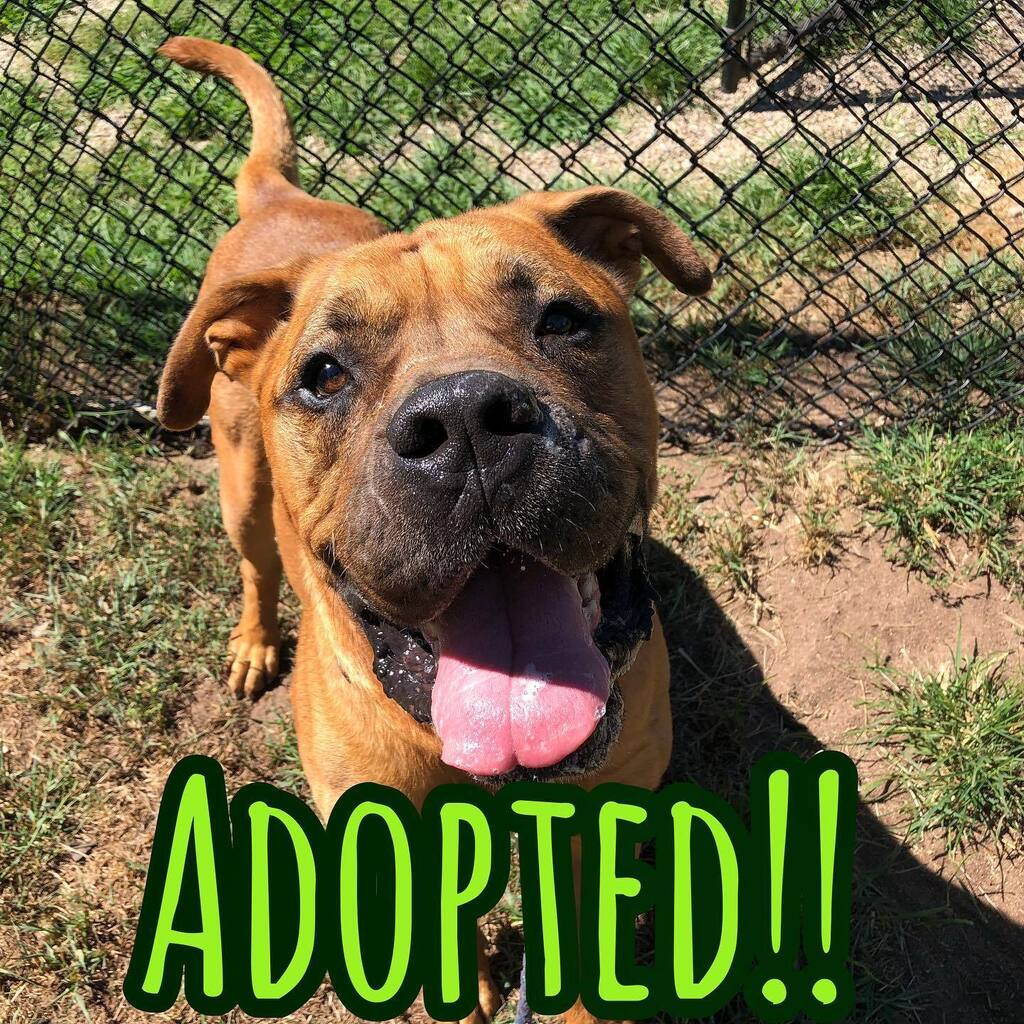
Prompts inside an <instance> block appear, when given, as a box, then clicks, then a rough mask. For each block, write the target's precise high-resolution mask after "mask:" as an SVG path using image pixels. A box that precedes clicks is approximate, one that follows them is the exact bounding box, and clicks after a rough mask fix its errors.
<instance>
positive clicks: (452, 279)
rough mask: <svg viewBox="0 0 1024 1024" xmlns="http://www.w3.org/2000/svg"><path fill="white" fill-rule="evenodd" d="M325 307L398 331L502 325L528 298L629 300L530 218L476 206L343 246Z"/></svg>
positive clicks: (606, 305)
mask: <svg viewBox="0 0 1024 1024" xmlns="http://www.w3.org/2000/svg"><path fill="white" fill-rule="evenodd" d="M323 292H324V305H325V309H324V310H323V313H324V314H325V315H328V316H332V317H333V318H334V319H336V320H341V321H344V320H345V319H347V318H351V319H353V320H355V319H358V320H360V321H364V322H367V323H370V324H378V325H381V326H384V327H388V328H391V329H392V330H393V329H394V328H396V327H397V326H398V323H397V322H396V321H399V320H402V319H405V318H411V317H415V318H417V319H424V320H431V319H433V320H437V321H439V320H442V319H444V318H446V317H447V318H451V317H454V318H456V319H457V318H458V317H459V316H460V314H461V315H465V316H472V317H473V318H474V322H475V323H476V324H477V325H479V326H493V327H495V328H500V327H501V326H502V325H504V324H505V323H507V321H508V318H509V314H510V313H515V311H516V309H517V305H521V304H522V303H524V302H525V301H531V302H544V301H550V300H552V299H555V298H565V299H572V298H577V299H583V300H586V301H587V303H588V305H592V306H595V307H597V308H598V309H601V310H603V311H606V312H608V313H609V314H611V313H616V312H622V311H623V303H622V300H621V297H620V296H619V295H618V293H617V292H616V290H615V288H614V287H613V285H612V283H611V282H610V281H609V279H608V277H607V275H605V274H603V273H602V272H601V271H600V270H599V269H598V268H597V267H596V266H594V265H593V264H591V263H589V262H588V261H586V260H583V259H581V258H580V257H578V256H576V255H575V254H573V253H572V252H571V251H570V250H568V249H567V248H566V247H565V246H564V245H562V244H560V243H559V241H558V240H557V239H556V238H555V237H554V236H553V235H552V234H551V233H550V232H548V231H546V230H545V229H543V228H542V227H541V226H539V225H536V224H532V223H530V222H529V221H527V220H525V219H523V218H516V217H511V216H507V215H506V216H502V215H500V214H498V213H478V214H468V215H464V216H462V217H457V218H453V219H451V220H447V221H435V222H430V223H428V224H425V225H423V226H422V227H420V228H419V229H418V230H417V231H415V232H414V233H412V234H410V235H388V236H385V237H383V238H380V239H377V240H375V241H373V242H370V243H367V244H365V245H361V246H358V247H356V248H354V249H351V250H349V251H347V252H346V253H344V254H343V255H342V256H341V257H340V258H339V259H338V260H337V262H336V263H335V264H334V266H333V269H332V272H331V274H330V276H329V278H328V280H326V281H325V282H324V289H323Z"/></svg>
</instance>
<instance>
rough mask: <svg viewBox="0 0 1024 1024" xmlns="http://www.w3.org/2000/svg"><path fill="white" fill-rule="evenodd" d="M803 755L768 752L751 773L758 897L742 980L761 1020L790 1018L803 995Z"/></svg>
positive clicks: (805, 816)
mask: <svg viewBox="0 0 1024 1024" xmlns="http://www.w3.org/2000/svg"><path fill="white" fill-rule="evenodd" d="M805 770H806V769H805V766H804V764H803V762H802V761H800V760H799V759H798V758H796V757H795V756H793V755H792V754H787V753H782V752H779V753H775V754H769V755H768V756H767V757H765V758H762V759H761V760H760V761H759V762H758V763H757V764H756V765H755V766H754V772H753V776H752V779H751V782H752V788H751V805H750V814H751V822H750V823H751V838H752V840H753V844H754V845H753V850H754V857H753V863H754V865H755V870H756V872H757V874H756V880H755V884H754V887H753V892H754V893H755V894H756V899H757V910H758V912H757V915H756V918H753V920H754V921H756V931H755V937H754V946H755V948H754V953H755V956H756V958H757V968H756V970H755V971H754V972H753V973H752V974H751V975H750V977H749V978H748V980H747V983H746V985H745V986H744V992H745V995H746V1000H747V1005H748V1006H749V1007H750V1008H751V1009H752V1010H753V1011H754V1013H755V1014H757V1016H758V1017H760V1018H761V1020H765V1021H786V1020H791V1019H792V1018H793V1016H794V1015H795V1013H796V1012H797V1010H798V1009H799V1008H800V1006H801V1004H802V1002H803V1000H802V998H801V995H800V992H799V985H798V984H797V982H798V974H797V971H796V962H797V957H798V956H799V952H800V938H799V936H800V902H801V895H802V893H803V890H804V886H805V884H806V882H805V877H806V875H807V871H806V870H805V869H804V867H803V860H804V858H803V852H802V849H801V846H800V843H801V841H805V840H804V839H803V835H804V834H803V832H802V829H803V828H805V827H806V818H807V814H806V796H805V790H804V789H803V788H802V773H803V772H804V771H805Z"/></svg>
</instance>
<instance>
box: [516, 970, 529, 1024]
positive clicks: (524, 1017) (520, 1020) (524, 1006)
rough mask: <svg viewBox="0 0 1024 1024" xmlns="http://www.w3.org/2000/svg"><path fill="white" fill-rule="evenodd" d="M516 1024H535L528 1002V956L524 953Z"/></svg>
mask: <svg viewBox="0 0 1024 1024" xmlns="http://www.w3.org/2000/svg"><path fill="white" fill-rule="evenodd" d="M515 1024H533V1011H532V1010H531V1009H530V1004H529V1003H528V1002H527V1001H526V954H525V953H523V969H522V971H520V973H519V1004H518V1005H517V1006H516V1019H515Z"/></svg>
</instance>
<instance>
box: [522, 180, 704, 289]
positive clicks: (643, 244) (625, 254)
mask: <svg viewBox="0 0 1024 1024" xmlns="http://www.w3.org/2000/svg"><path fill="white" fill-rule="evenodd" d="M510 208H511V209H514V210H516V211H517V212H519V211H521V212H524V213H526V212H528V213H530V214H532V215H533V216H535V217H537V218H539V219H540V220H541V221H542V222H543V223H544V224H545V225H546V226H547V227H548V228H550V229H551V230H552V231H554V232H555V234H556V235H558V236H559V237H560V238H561V240H562V241H563V242H564V243H565V244H566V245H568V246H569V248H570V249H572V250H574V251H575V252H577V253H579V254H580V255H581V256H585V257H587V258H589V259H593V260H595V261H596V262H597V263H600V264H601V265H602V266H604V267H605V269H607V270H608V271H609V272H610V273H611V275H612V277H613V278H614V280H615V282H616V283H617V285H618V287H619V291H620V292H621V293H622V295H623V297H624V298H627V299H628V298H629V296H630V295H632V293H633V289H634V288H635V287H636V283H637V281H638V280H639V277H640V257H641V256H646V257H647V258H648V259H649V260H650V261H651V262H652V263H653V264H654V265H655V266H656V267H657V268H658V270H660V271H661V273H662V274H664V276H665V277H666V278H668V280H669V281H671V282H672V284H674V285H675V286H676V287H677V288H678V289H680V291H683V292H686V294H687V295H703V294H704V293H705V292H706V291H707V290H708V289H709V288H710V287H711V271H710V270H709V269H708V265H707V264H706V263H705V262H704V260H702V259H701V257H700V256H699V255H698V253H697V250H696V249H694V247H693V244H692V243H691V242H690V239H689V238H687V237H686V235H684V234H683V232H682V231H680V230H679V228H678V227H676V225H675V224H673V223H672V221H670V220H669V219H668V217H666V216H665V215H664V214H663V213H662V212H661V211H660V210H656V209H655V208H654V207H653V206H651V205H650V204H649V203H645V202H644V201H643V200H642V199H637V197H636V196H634V195H631V194H630V193H629V192H623V191H622V190H621V189H617V188H604V187H601V186H595V187H593V188H582V189H577V190H576V191H573V192H529V193H527V194H526V195H523V196H520V197H519V198H518V199H516V200H514V201H513V202H512V203H511V204H510Z"/></svg>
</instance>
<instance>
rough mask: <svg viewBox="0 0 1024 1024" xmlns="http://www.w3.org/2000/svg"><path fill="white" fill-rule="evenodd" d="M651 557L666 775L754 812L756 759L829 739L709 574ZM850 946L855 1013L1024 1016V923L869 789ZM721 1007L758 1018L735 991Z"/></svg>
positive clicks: (726, 1015)
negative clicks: (718, 596)
mask: <svg viewBox="0 0 1024 1024" xmlns="http://www.w3.org/2000/svg"><path fill="white" fill-rule="evenodd" d="M648 558H649V563H650V570H651V577H652V580H653V582H654V584H655V587H656V589H657V591H658V594H659V601H658V605H659V611H660V614H661V617H662V622H663V625H664V628H665V633H666V637H667V640H668V645H669V651H670V658H671V665H672V682H671V690H672V716H673V734H674V743H673V752H672V760H671V764H670V766H669V771H668V774H667V776H666V781H671V782H677V781H691V782H696V783H697V784H698V785H699V786H701V787H703V788H704V789H707V790H710V791H711V792H713V793H717V794H718V795H720V796H722V797H723V798H725V799H726V800H728V801H729V802H730V803H732V804H733V805H734V806H735V807H737V809H740V810H742V811H743V812H744V813H745V812H746V806H745V803H746V797H745V794H746V791H747V787H748V776H749V769H750V766H751V765H752V764H753V763H754V761H756V760H757V759H758V758H759V757H761V756H762V755H763V754H765V753H768V752H769V751H772V750H780V749H782V750H789V751H793V752H794V753H796V754H799V755H800V756H801V757H805V758H806V757H810V756H811V755H813V754H814V753H816V752H817V751H819V750H821V749H822V748H823V744H822V743H821V742H820V741H819V740H818V739H817V737H815V736H814V734H813V733H811V732H810V731H809V730H808V729H807V728H806V727H804V726H803V725H801V724H800V723H799V722H798V721H797V720H796V719H795V718H794V717H793V716H792V715H791V714H790V713H789V712H788V711H787V710H786V708H785V707H783V706H782V705H781V704H780V703H779V702H778V701H777V700H776V699H775V697H774V696H773V695H772V693H771V691H770V689H769V688H768V686H767V685H766V683H765V679H764V675H763V673H762V670H761V666H760V665H759V664H758V662H757V659H756V658H755V657H754V655H753V653H752V652H751V651H750V649H749V648H748V647H747V646H746V644H745V643H744V642H743V640H742V639H741V638H740V636H739V634H738V633H737V631H736V629H735V628H734V627H733V625H732V623H731V621H730V620H729V618H728V616H727V615H726V614H725V613H724V612H723V611H722V609H721V608H720V607H719V605H718V603H717V602H716V601H715V599H714V597H713V596H712V595H711V593H710V592H709V591H708V589H707V587H706V586H705V584H704V583H703V581H702V580H701V579H700V577H699V576H698V575H697V574H696V573H695V572H694V571H693V570H692V569H691V568H690V567H689V566H688V565H687V564H686V563H685V562H683V561H682V560H681V559H680V558H679V557H678V556H677V555H675V554H674V553H673V552H672V551H670V550H669V549H668V548H666V547H665V546H664V545H661V544H658V543H653V544H652V545H651V547H650V549H649V551H648ZM851 699H853V695H852V694H851ZM851 958H852V961H853V973H854V980H855V983H856V987H857V1010H856V1013H855V1014H854V1016H853V1017H852V1018H851V1020H854V1021H864V1022H866V1021H876V1020H877V1021H903V1020H917V1021H923V1022H926V1024H930V1022H933V1021H934V1022H940V1021H941V1022H945V1021H950V1022H952V1021H956V1022H958V1024H973V1022H978V1024H996V1022H1010V1021H1024V929H1021V928H1020V927H1018V926H1017V925H1015V924H1014V923H1013V922H1012V921H1010V920H1009V919H1008V918H1006V917H1005V916H1003V915H1002V914H1000V913H998V912H997V911H996V910H994V909H992V908H991V907H990V906H988V905H986V904H984V903H982V902H980V901H979V900H976V899H975V898H973V897H972V896H971V895H969V894H968V893H967V892H966V891H965V890H964V889H962V888H960V887H959V886H958V885H956V884H955V883H950V882H948V881H945V880H944V879H942V878H941V877H939V876H938V875H936V874H935V873H934V872H932V871H930V870H929V869H928V868H927V867H926V866H924V865H923V864H922V863H920V862H919V861H918V860H917V859H916V858H915V857H914V856H913V855H912V854H911V853H910V852H909V851H908V850H907V849H906V848H905V847H904V846H903V845H902V844H901V842H900V841H899V839H898V837H896V836H894V835H893V834H892V833H891V832H890V831H889V829H887V828H886V827H885V826H884V825H883V824H882V823H881V822H880V821H879V820H878V819H877V818H876V817H875V815H874V814H873V813H872V811H871V809H870V808H869V807H868V806H867V805H866V804H865V803H864V802H863V801H862V802H861V803H860V804H859V807H858V823H857V853H856V859H855V867H854V897H853V920H852V940H851ZM715 1019H716V1020H719V1021H746V1020H749V1019H751V1018H750V1015H749V1012H748V1011H746V1010H745V1008H744V1007H743V1006H742V1005H741V1004H740V1001H737V1002H736V1003H734V1004H733V1005H732V1006H730V1007H727V1008H726V1009H725V1010H724V1011H722V1012H721V1013H720V1014H719V1015H718V1016H717V1017H716V1018H715Z"/></svg>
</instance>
